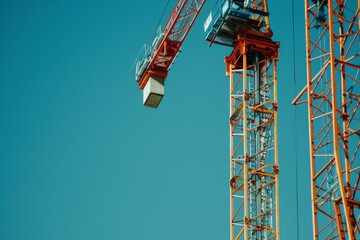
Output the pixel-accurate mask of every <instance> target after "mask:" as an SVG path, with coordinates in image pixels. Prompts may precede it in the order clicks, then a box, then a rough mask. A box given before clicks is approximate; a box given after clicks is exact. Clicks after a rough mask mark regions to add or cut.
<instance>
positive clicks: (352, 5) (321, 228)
mask: <svg viewBox="0 0 360 240" xmlns="http://www.w3.org/2000/svg"><path fill="white" fill-rule="evenodd" d="M359 6H360V0H358V1H355V0H351V1H347V0H336V1H335V0H305V18H306V53H307V56H306V63H307V85H306V86H305V88H304V89H303V90H302V91H301V92H300V94H299V95H298V96H297V97H296V99H295V100H294V104H300V103H307V105H308V122H309V137H310V139H309V140H310V141H309V142H310V165H311V194H312V214H313V238H314V239H360V228H359V222H360V211H359V207H360V196H359V195H360V192H359V190H360V189H359V182H360V164H359V161H360V160H359V158H360V155H359V149H360V129H359V127H360V125H359V124H360V110H359V107H360V84H359V83H360V78H359V69H360V66H359V65H360V64H359V63H360V53H359V49H360V45H359V44H360V41H359V33H360V32H359V24H360V22H359V21H360V19H359ZM303 98H305V99H303Z"/></svg>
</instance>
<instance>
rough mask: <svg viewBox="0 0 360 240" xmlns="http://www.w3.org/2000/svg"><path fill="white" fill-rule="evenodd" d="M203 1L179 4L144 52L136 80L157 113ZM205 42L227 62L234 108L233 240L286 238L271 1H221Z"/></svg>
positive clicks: (208, 21)
mask: <svg viewBox="0 0 360 240" xmlns="http://www.w3.org/2000/svg"><path fill="white" fill-rule="evenodd" d="M204 3H205V0H178V1H177V4H176V5H175V8H174V10H173V11H172V13H171V15H170V17H169V19H168V21H167V23H166V25H165V27H164V28H163V29H162V30H161V29H160V30H159V31H158V34H157V36H156V38H155V40H154V41H153V43H152V44H151V45H145V47H144V48H143V50H144V51H143V52H144V53H143V55H142V56H141V58H140V59H139V60H138V61H137V63H136V73H135V79H136V81H137V83H138V84H139V87H140V89H141V90H143V99H144V100H143V102H144V105H145V106H148V107H153V108H157V107H158V105H159V103H160V101H161V99H162V97H163V96H164V82H165V79H166V77H167V73H168V71H169V68H170V66H171V64H172V63H173V61H174V60H175V58H176V56H177V54H178V53H179V51H180V47H181V45H182V43H183V41H184V40H185V38H186V36H187V34H188V32H189V31H190V29H191V27H192V25H193V23H194V21H195V19H196V18H197V16H198V14H199V13H200V11H201V9H202V7H203V5H204ZM204 30H205V35H206V40H207V41H208V42H209V43H210V45H213V44H220V45H225V46H228V47H229V48H230V49H232V51H231V53H230V55H229V56H227V57H225V65H226V75H227V76H228V77H229V85H230V88H229V103H230V116H229V127H230V161H229V163H230V166H229V170H230V180H229V195H230V221H229V225H230V239H231V240H238V239H246V240H248V239H259V240H260V239H280V231H279V227H280V223H279V179H278V173H279V164H278V144H277V142H278V138H277V121H278V120H277V109H278V104H277V61H278V58H279V56H278V49H279V46H280V44H279V43H278V42H274V41H272V39H271V38H272V32H271V29H270V22H269V12H268V8H267V3H266V1H265V0H217V1H216V3H215V5H214V7H213V9H212V10H211V12H210V14H209V16H208V18H207V19H206V21H205V24H204Z"/></svg>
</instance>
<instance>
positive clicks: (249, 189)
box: [225, 34, 280, 240]
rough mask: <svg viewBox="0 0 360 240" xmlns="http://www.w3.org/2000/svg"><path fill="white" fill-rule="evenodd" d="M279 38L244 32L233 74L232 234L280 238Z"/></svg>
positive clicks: (230, 66) (230, 62)
mask: <svg viewBox="0 0 360 240" xmlns="http://www.w3.org/2000/svg"><path fill="white" fill-rule="evenodd" d="M278 49H279V43H278V42H273V41H272V40H271V39H269V38H262V37H259V36H254V35H246V34H242V35H238V40H237V44H236V46H235V48H234V49H233V51H232V53H231V54H230V56H228V57H225V63H226V72H227V75H228V76H229V78H230V239H231V240H237V239H246V240H247V239H280V222H279V221H280V219H279V209H280V208H279V178H278V173H279V164H278V144H277V141H278V138H277V121H278V120H277V119H278V118H277V108H278V107H277V106H278V105H277V68H276V65H277V61H278Z"/></svg>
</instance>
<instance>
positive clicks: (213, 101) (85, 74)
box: [0, 0, 311, 240]
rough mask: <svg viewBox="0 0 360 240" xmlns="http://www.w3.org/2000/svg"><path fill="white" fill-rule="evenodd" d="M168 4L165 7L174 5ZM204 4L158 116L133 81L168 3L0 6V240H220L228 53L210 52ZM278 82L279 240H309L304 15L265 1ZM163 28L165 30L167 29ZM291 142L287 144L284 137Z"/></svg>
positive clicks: (80, 1) (224, 220)
mask: <svg viewBox="0 0 360 240" xmlns="http://www.w3.org/2000/svg"><path fill="white" fill-rule="evenodd" d="M175 2H176V1H175V0H172V1H170V4H169V7H170V9H172V7H173V6H174V4H175ZM213 2H214V1H208V2H207V3H206V4H205V6H204V8H203V11H202V13H201V14H200V16H199V18H198V20H197V22H196V23H195V25H194V27H193V29H192V31H191V32H190V34H189V36H188V38H187V40H186V42H185V43H184V45H183V51H182V53H181V54H180V55H179V57H178V58H177V61H176V63H175V64H174V65H173V67H172V69H171V71H170V73H169V77H168V80H167V82H166V89H165V91H166V96H165V98H164V99H163V102H162V103H161V105H160V107H159V108H158V109H157V110H154V109H148V108H145V107H143V106H142V92H141V91H140V90H138V87H137V84H136V83H135V82H134V77H133V74H131V75H130V74H129V70H130V67H131V66H132V63H133V61H134V59H135V57H136V56H137V54H138V52H139V50H140V48H141V47H142V44H143V43H145V42H150V41H151V38H152V36H153V33H154V30H155V28H156V24H157V22H158V19H159V17H160V15H161V13H162V11H163V8H164V6H165V3H166V1H165V0H162V1H145V0H139V1H119V0H118V1H115V0H103V1H95V0H86V1H85V0H72V1H69V0H64V1H51V0H46V1H45V0H33V1H25V0H23V1H17V0H11V1H10V0H3V1H1V2H0V32H1V35H0V239H4V240H23V239H27V240H48V239H52V240H63V239H67V240H77V239H87V240H91V239H111V240H112V239H121V240H127V239H131V240H140V239H154V240H155V239H156V240H180V239H181V240H183V239H189V240H191V239H207V240H218V239H228V236H229V231H228V230H229V227H228V219H229V217H228V215H229V205H228V203H229V196H228V185H229V183H228V178H229V176H228V172H229V171H228V166H229V163H228V162H229V160H228V155H229V146H228V143H229V133H228V130H229V128H228V116H229V113H228V109H229V107H228V85H229V84H228V79H227V78H226V76H225V65H224V63H223V57H224V56H225V55H227V54H229V53H230V50H231V49H229V48H225V47H219V46H213V47H211V48H209V47H208V43H207V42H205V41H204V37H205V36H204V34H203V22H204V21H205V19H206V17H207V15H208V12H209V11H210V9H211V8H212V5H213ZM269 8H270V9H269V10H270V14H271V25H272V29H273V32H274V39H275V40H277V41H280V42H281V49H280V62H279V67H278V75H279V117H280V119H279V122H280V129H279V146H280V149H279V150H280V181H281V183H280V204H281V205H280V208H281V209H280V212H281V236H282V239H295V236H296V219H297V218H296V191H295V186H296V184H295V183H296V181H295V173H296V169H295V159H296V154H295V153H296V148H295V132H297V137H296V138H297V141H296V142H297V144H298V147H297V152H298V154H297V158H298V161H299V168H298V173H299V199H298V200H299V218H298V219H299V221H300V223H299V224H300V228H301V233H300V239H310V238H311V207H310V190H309V187H310V178H309V160H308V156H309V154H308V147H307V146H308V142H307V135H308V133H307V122H306V119H307V118H306V113H307V112H306V106H301V107H298V108H297V116H298V118H297V120H296V122H297V123H298V126H295V121H294V107H293V106H292V105H291V101H292V99H293V98H294V92H298V91H299V90H300V89H301V88H302V87H303V86H304V85H305V81H306V79H305V41H304V16H303V15H304V13H303V10H304V7H303V1H295V27H296V28H295V39H296V46H295V47H296V74H297V77H296V86H295V88H294V79H293V71H294V69H293V64H292V61H293V55H292V49H293V44H292V25H291V19H292V15H291V1H275V0H273V1H270V0H269ZM164 19H166V16H165V17H164ZM295 129H296V131H295Z"/></svg>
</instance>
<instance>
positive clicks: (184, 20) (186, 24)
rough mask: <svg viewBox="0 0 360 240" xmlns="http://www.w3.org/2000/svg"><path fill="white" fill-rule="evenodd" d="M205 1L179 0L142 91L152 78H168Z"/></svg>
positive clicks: (143, 75)
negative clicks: (171, 67)
mask: <svg viewBox="0 0 360 240" xmlns="http://www.w3.org/2000/svg"><path fill="white" fill-rule="evenodd" d="M204 3H205V0H178V2H177V4H176V6H175V8H174V10H173V12H172V13H171V16H170V17H169V20H168V21H167V23H166V25H165V27H164V29H163V31H162V33H163V34H164V39H163V40H162V42H161V44H160V45H159V47H158V48H157V49H156V50H155V52H154V53H152V58H151V60H150V63H149V65H148V67H147V68H146V70H145V71H144V73H143V74H142V76H141V78H140V80H139V87H140V89H144V87H145V85H146V83H147V82H148V80H149V78H150V76H152V75H153V74H154V75H155V76H160V77H164V76H165V78H166V76H167V72H168V71H169V68H170V66H171V64H172V63H173V61H174V60H175V58H176V55H177V54H178V53H179V51H180V47H181V45H182V43H183V42H184V40H185V38H186V36H187V34H188V32H189V31H190V29H191V27H192V25H193V24H194V21H195V20H196V18H197V16H198V14H199V13H200V11H201V8H202V7H203V5H204Z"/></svg>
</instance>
